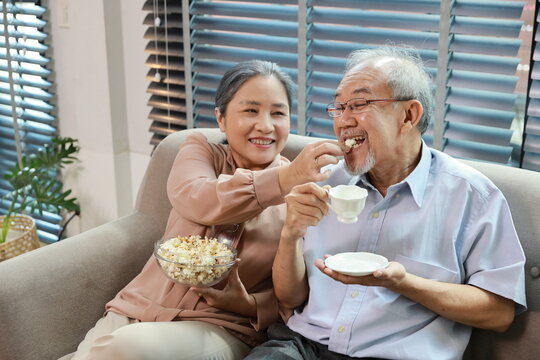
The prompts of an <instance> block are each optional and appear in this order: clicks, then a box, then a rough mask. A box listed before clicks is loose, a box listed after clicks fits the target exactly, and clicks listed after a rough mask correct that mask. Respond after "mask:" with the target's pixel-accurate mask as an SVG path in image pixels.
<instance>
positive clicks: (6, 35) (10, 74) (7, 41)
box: [2, 0, 22, 168]
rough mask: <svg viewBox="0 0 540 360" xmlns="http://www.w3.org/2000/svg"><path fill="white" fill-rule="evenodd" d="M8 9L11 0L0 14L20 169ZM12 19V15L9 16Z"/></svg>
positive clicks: (19, 138)
mask: <svg viewBox="0 0 540 360" xmlns="http://www.w3.org/2000/svg"><path fill="white" fill-rule="evenodd" d="M6 2H9V6H10V8H13V4H12V3H11V0H9V1H3V2H2V12H3V15H4V40H5V41H4V42H5V46H6V61H7V70H8V82H9V96H10V100H11V118H12V119H13V121H12V126H13V135H14V137H15V149H16V150H17V163H18V164H19V167H20V168H22V149H21V137H20V134H19V117H18V116H17V100H16V99H15V88H14V84H13V68H12V67H11V61H12V60H11V44H10V36H9V29H8V27H9V25H8V11H7V8H8V6H7V5H8V4H6ZM11 16H12V18H13V14H11Z"/></svg>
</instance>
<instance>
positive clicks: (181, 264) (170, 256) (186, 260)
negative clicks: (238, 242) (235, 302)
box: [154, 235, 237, 287]
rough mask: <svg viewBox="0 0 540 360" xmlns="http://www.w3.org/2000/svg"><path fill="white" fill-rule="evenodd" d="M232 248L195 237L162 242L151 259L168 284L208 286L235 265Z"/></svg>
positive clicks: (208, 238) (233, 249) (225, 275)
mask: <svg viewBox="0 0 540 360" xmlns="http://www.w3.org/2000/svg"><path fill="white" fill-rule="evenodd" d="M236 255H237V251H236V249H235V248H233V247H231V246H230V245H228V244H225V243H224V242H222V241H219V240H218V239H216V238H212V237H201V236H199V235H191V236H177V237H175V238H170V239H162V240H159V241H157V242H156V243H155V245H154V257H155V258H156V261H157V263H158V265H159V267H160V268H161V270H162V271H163V273H164V274H165V275H166V276H167V277H168V278H169V279H171V280H172V281H174V282H177V283H180V284H184V285H189V286H199V287H204V286H212V285H215V284H217V283H219V282H220V281H221V280H223V279H224V278H226V277H227V275H228V274H229V271H230V270H231V267H232V266H233V265H234V263H235V261H236Z"/></svg>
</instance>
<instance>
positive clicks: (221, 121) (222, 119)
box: [214, 106, 225, 133]
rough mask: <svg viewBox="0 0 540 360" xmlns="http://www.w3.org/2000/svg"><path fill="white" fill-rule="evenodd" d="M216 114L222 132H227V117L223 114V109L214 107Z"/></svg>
mask: <svg viewBox="0 0 540 360" xmlns="http://www.w3.org/2000/svg"><path fill="white" fill-rule="evenodd" d="M214 115H215V116H216V120H217V123H218V126H219V130H221V132H222V133H224V132H225V117H224V116H223V114H222V113H221V111H219V109H218V108H217V106H216V107H215V108H214Z"/></svg>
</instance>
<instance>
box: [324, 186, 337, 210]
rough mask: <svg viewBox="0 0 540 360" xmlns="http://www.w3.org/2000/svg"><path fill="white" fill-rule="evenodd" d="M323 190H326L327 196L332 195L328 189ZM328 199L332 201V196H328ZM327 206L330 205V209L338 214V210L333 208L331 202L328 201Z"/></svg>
mask: <svg viewBox="0 0 540 360" xmlns="http://www.w3.org/2000/svg"><path fill="white" fill-rule="evenodd" d="M323 189H324V191H326V194H327V195H330V193H329V192H328V189H326V188H323ZM328 198H329V199H330V196H328ZM326 205H328V207H329V208H330V209H331V210H332V211H333V212H336V210H334V208H333V207H332V204H330V201H327V202H326Z"/></svg>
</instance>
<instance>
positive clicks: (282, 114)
mask: <svg viewBox="0 0 540 360" xmlns="http://www.w3.org/2000/svg"><path fill="white" fill-rule="evenodd" d="M274 115H275V116H286V114H285V113H284V112H283V111H275V112H274Z"/></svg>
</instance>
